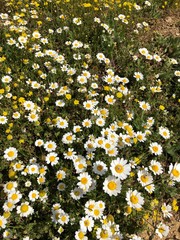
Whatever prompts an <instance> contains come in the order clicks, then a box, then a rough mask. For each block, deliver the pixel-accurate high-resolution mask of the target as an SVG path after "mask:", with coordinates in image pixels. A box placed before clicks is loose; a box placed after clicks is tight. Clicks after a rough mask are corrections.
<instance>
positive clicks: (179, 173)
mask: <svg viewBox="0 0 180 240" xmlns="http://www.w3.org/2000/svg"><path fill="white" fill-rule="evenodd" d="M168 173H169V174H170V178H171V179H172V180H174V181H177V182H180V163H177V162H176V163H175V164H174V166H173V164H172V163H171V164H170V166H169V171H168Z"/></svg>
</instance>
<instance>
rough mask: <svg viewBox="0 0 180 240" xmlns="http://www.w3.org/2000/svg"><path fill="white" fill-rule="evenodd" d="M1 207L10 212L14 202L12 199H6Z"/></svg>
mask: <svg viewBox="0 0 180 240" xmlns="http://www.w3.org/2000/svg"><path fill="white" fill-rule="evenodd" d="M2 208H3V210H4V211H5V212H11V211H12V210H13V209H14V208H15V203H14V202H13V201H9V200H7V201H5V203H4V204H3V207H2Z"/></svg>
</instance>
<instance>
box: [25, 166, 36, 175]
mask: <svg viewBox="0 0 180 240" xmlns="http://www.w3.org/2000/svg"><path fill="white" fill-rule="evenodd" d="M27 168H28V173H29V174H31V175H32V174H38V173H39V166H38V165H37V164H31V165H29V166H27Z"/></svg>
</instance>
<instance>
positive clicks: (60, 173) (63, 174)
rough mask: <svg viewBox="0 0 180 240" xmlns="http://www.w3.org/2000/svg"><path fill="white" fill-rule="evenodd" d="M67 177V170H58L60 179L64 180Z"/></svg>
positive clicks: (57, 176) (57, 174)
mask: <svg viewBox="0 0 180 240" xmlns="http://www.w3.org/2000/svg"><path fill="white" fill-rule="evenodd" d="M65 177H66V172H65V171H63V170H59V171H57V172H56V178H57V180H58V181H61V180H63V179H64V178H65Z"/></svg>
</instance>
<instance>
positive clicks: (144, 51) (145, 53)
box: [139, 48, 149, 56]
mask: <svg viewBox="0 0 180 240" xmlns="http://www.w3.org/2000/svg"><path fill="white" fill-rule="evenodd" d="M139 52H140V54H142V55H143V56H147V55H148V54H149V52H148V50H147V48H139Z"/></svg>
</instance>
